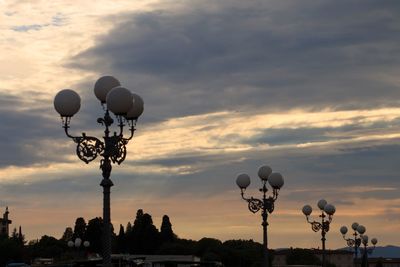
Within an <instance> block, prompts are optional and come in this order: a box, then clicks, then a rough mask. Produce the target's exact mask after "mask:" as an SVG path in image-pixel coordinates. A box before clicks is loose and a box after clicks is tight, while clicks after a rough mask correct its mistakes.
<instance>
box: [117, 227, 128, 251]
mask: <svg viewBox="0 0 400 267" xmlns="http://www.w3.org/2000/svg"><path fill="white" fill-rule="evenodd" d="M125 239H126V237H125V231H124V227H123V226H122V224H120V225H119V233H118V236H117V251H118V252H120V253H121V252H126V244H125V243H126V242H125Z"/></svg>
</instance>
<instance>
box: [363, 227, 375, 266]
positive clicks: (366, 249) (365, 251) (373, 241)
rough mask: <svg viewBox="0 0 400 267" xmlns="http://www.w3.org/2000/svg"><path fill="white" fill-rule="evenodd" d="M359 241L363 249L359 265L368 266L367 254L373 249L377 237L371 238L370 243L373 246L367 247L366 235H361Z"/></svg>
mask: <svg viewBox="0 0 400 267" xmlns="http://www.w3.org/2000/svg"><path fill="white" fill-rule="evenodd" d="M361 242H362V244H363V245H364V251H363V258H362V261H361V267H368V254H371V253H372V251H373V250H374V249H375V245H376V244H377V243H378V239H376V238H372V239H371V243H372V245H373V247H372V248H371V247H370V248H368V236H367V235H363V236H362V237H361Z"/></svg>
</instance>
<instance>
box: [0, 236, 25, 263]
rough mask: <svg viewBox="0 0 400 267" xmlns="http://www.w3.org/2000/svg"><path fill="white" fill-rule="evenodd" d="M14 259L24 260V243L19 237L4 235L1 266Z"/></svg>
mask: <svg viewBox="0 0 400 267" xmlns="http://www.w3.org/2000/svg"><path fill="white" fill-rule="evenodd" d="M15 233H16V231H15ZM12 260H14V261H23V260H24V247H23V244H21V242H20V241H19V240H18V238H17V239H14V238H8V237H7V236H6V235H2V236H1V237H0V266H4V265H5V264H6V263H7V262H8V261H12Z"/></svg>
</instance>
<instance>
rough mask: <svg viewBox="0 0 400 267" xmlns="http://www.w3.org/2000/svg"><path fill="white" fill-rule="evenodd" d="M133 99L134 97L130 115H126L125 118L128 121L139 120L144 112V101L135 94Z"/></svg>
mask: <svg viewBox="0 0 400 267" xmlns="http://www.w3.org/2000/svg"><path fill="white" fill-rule="evenodd" d="M132 97H133V104H132V107H131V109H130V110H129V111H128V113H126V116H125V118H126V119H127V120H137V119H138V118H139V116H140V115H142V113H143V110H144V102H143V99H142V98H141V97H140V96H139V95H137V94H135V93H132Z"/></svg>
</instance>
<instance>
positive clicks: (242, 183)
mask: <svg viewBox="0 0 400 267" xmlns="http://www.w3.org/2000/svg"><path fill="white" fill-rule="evenodd" d="M258 176H259V177H260V179H261V183H262V187H261V188H260V192H262V193H263V195H262V199H257V198H253V197H250V198H246V197H244V191H245V190H246V188H247V187H248V186H249V185H250V176H248V175H247V174H245V173H243V174H239V175H238V177H237V178H236V184H237V185H238V187H239V188H240V192H241V195H242V199H244V200H246V201H247V202H248V207H249V210H250V211H251V212H253V213H256V212H258V211H259V210H261V216H262V224H261V225H262V226H263V247H264V259H263V266H264V267H268V266H269V259H268V238H267V226H268V222H267V218H268V213H272V212H273V211H274V202H275V200H276V199H277V198H278V192H279V190H280V189H281V187H282V186H283V183H284V181H283V177H282V175H281V174H280V173H277V172H272V169H271V168H270V167H269V166H261V167H260V169H259V170H258ZM267 181H268V183H269V184H270V186H271V187H272V193H273V195H272V196H269V197H268V198H267V196H266V193H267V192H268V189H267Z"/></svg>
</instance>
